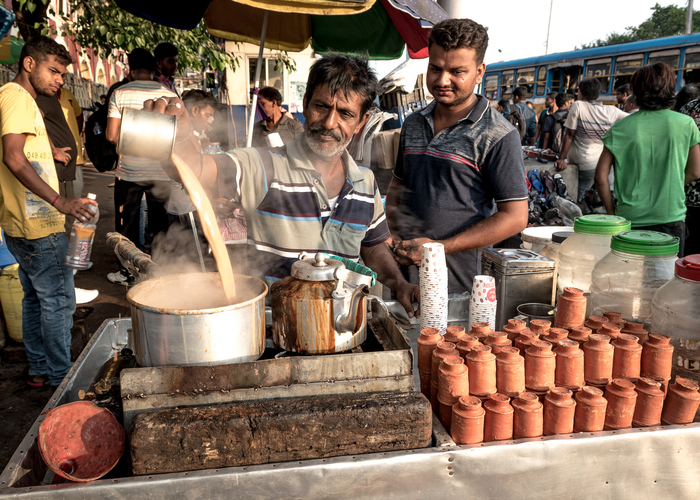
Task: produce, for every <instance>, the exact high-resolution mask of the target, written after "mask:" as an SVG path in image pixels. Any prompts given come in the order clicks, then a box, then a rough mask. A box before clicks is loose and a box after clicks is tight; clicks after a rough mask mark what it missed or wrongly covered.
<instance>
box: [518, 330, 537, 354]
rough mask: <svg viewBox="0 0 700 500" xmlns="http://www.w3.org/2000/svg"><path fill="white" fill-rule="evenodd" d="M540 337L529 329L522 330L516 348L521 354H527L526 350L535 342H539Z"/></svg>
mask: <svg viewBox="0 0 700 500" xmlns="http://www.w3.org/2000/svg"><path fill="white" fill-rule="evenodd" d="M538 338H539V336H538V335H537V334H536V333H535V332H533V331H531V330H528V329H525V330H522V331H521V332H520V335H519V336H518V338H516V339H515V348H516V349H518V350H519V351H520V354H525V349H527V348H528V347H530V344H531V343H532V341H533V340H537V339H538Z"/></svg>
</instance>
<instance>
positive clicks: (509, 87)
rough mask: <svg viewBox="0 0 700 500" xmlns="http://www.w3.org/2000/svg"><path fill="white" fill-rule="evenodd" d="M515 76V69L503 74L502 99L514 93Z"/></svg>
mask: <svg viewBox="0 0 700 500" xmlns="http://www.w3.org/2000/svg"><path fill="white" fill-rule="evenodd" d="M513 76H514V72H513V70H510V71H504V72H503V73H502V74H501V99H508V98H510V96H511V94H513Z"/></svg>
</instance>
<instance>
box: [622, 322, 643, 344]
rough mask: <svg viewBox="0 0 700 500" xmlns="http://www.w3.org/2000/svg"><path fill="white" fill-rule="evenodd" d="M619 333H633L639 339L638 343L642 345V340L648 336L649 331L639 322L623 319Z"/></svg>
mask: <svg viewBox="0 0 700 500" xmlns="http://www.w3.org/2000/svg"><path fill="white" fill-rule="evenodd" d="M620 333H629V334H630V335H634V336H635V337H637V339H639V345H644V342H645V341H646V340H647V338H648V337H649V332H648V331H646V330H645V329H644V325H643V324H641V323H632V322H631V321H625V322H624V324H623V326H622V329H621V330H620Z"/></svg>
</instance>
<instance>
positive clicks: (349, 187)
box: [212, 135, 389, 281]
mask: <svg viewBox="0 0 700 500" xmlns="http://www.w3.org/2000/svg"><path fill="white" fill-rule="evenodd" d="M302 137H303V136H302V135H299V136H298V137H297V139H296V140H294V141H292V142H289V143H287V144H286V145H285V146H283V147H280V148H274V149H270V150H268V149H264V148H246V149H237V150H235V151H233V152H231V153H229V154H226V155H214V156H212V158H213V159H214V161H215V162H216V163H217V167H218V189H219V196H221V197H224V198H226V199H230V200H232V201H234V202H236V203H239V204H240V205H241V206H242V207H243V210H244V211H245V214H246V222H247V226H248V259H249V262H248V263H249V267H250V269H251V272H252V273H253V274H259V275H264V276H265V277H266V278H267V279H268V280H269V281H274V280H277V279H280V278H284V277H285V276H288V275H289V273H290V270H291V267H292V264H293V263H294V262H295V261H296V260H297V259H298V257H299V254H300V253H301V252H310V253H315V252H318V251H323V252H326V253H329V254H332V255H338V256H341V257H347V258H349V259H353V260H355V261H357V260H359V257H360V247H361V246H374V245H376V244H378V243H382V242H383V241H385V240H386V239H387V238H388V237H389V227H388V225H387V222H386V217H385V215H384V208H383V206H382V200H381V196H380V194H379V188H378V187H377V183H376V181H375V180H374V174H372V172H371V171H370V170H369V169H367V168H364V167H359V166H357V165H356V164H355V162H354V161H353V159H352V158H351V157H350V155H349V154H348V153H347V151H345V152H344V153H343V156H342V160H343V165H344V167H345V172H346V179H345V185H344V186H343V188H342V190H341V192H340V195H339V197H338V202H337V204H336V206H335V208H333V209H331V208H330V206H329V201H328V200H329V199H328V194H327V193H326V188H325V186H324V184H323V179H322V178H321V174H320V173H318V172H317V171H316V169H315V168H314V166H313V164H312V163H311V161H310V160H309V158H308V157H307V155H306V153H305V152H304V150H303V147H302V144H301V141H302V140H303V139H302Z"/></svg>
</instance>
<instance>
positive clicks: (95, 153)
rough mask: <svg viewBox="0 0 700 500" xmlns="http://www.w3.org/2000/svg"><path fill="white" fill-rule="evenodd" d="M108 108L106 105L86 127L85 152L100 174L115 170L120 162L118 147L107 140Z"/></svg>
mask: <svg viewBox="0 0 700 500" xmlns="http://www.w3.org/2000/svg"><path fill="white" fill-rule="evenodd" d="M107 108H108V105H107V104H106V103H105V104H104V105H103V106H101V107H100V109H98V110H97V111H95V112H94V113H93V114H92V115H90V118H88V120H87V123H86V125H85V152H86V153H87V155H88V157H89V158H90V161H91V162H92V164H93V165H95V168H96V169H97V171H98V172H108V171H110V170H114V169H115V168H117V162H118V160H119V155H118V154H117V148H116V146H115V145H114V144H112V143H111V142H109V141H108V140H107Z"/></svg>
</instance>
